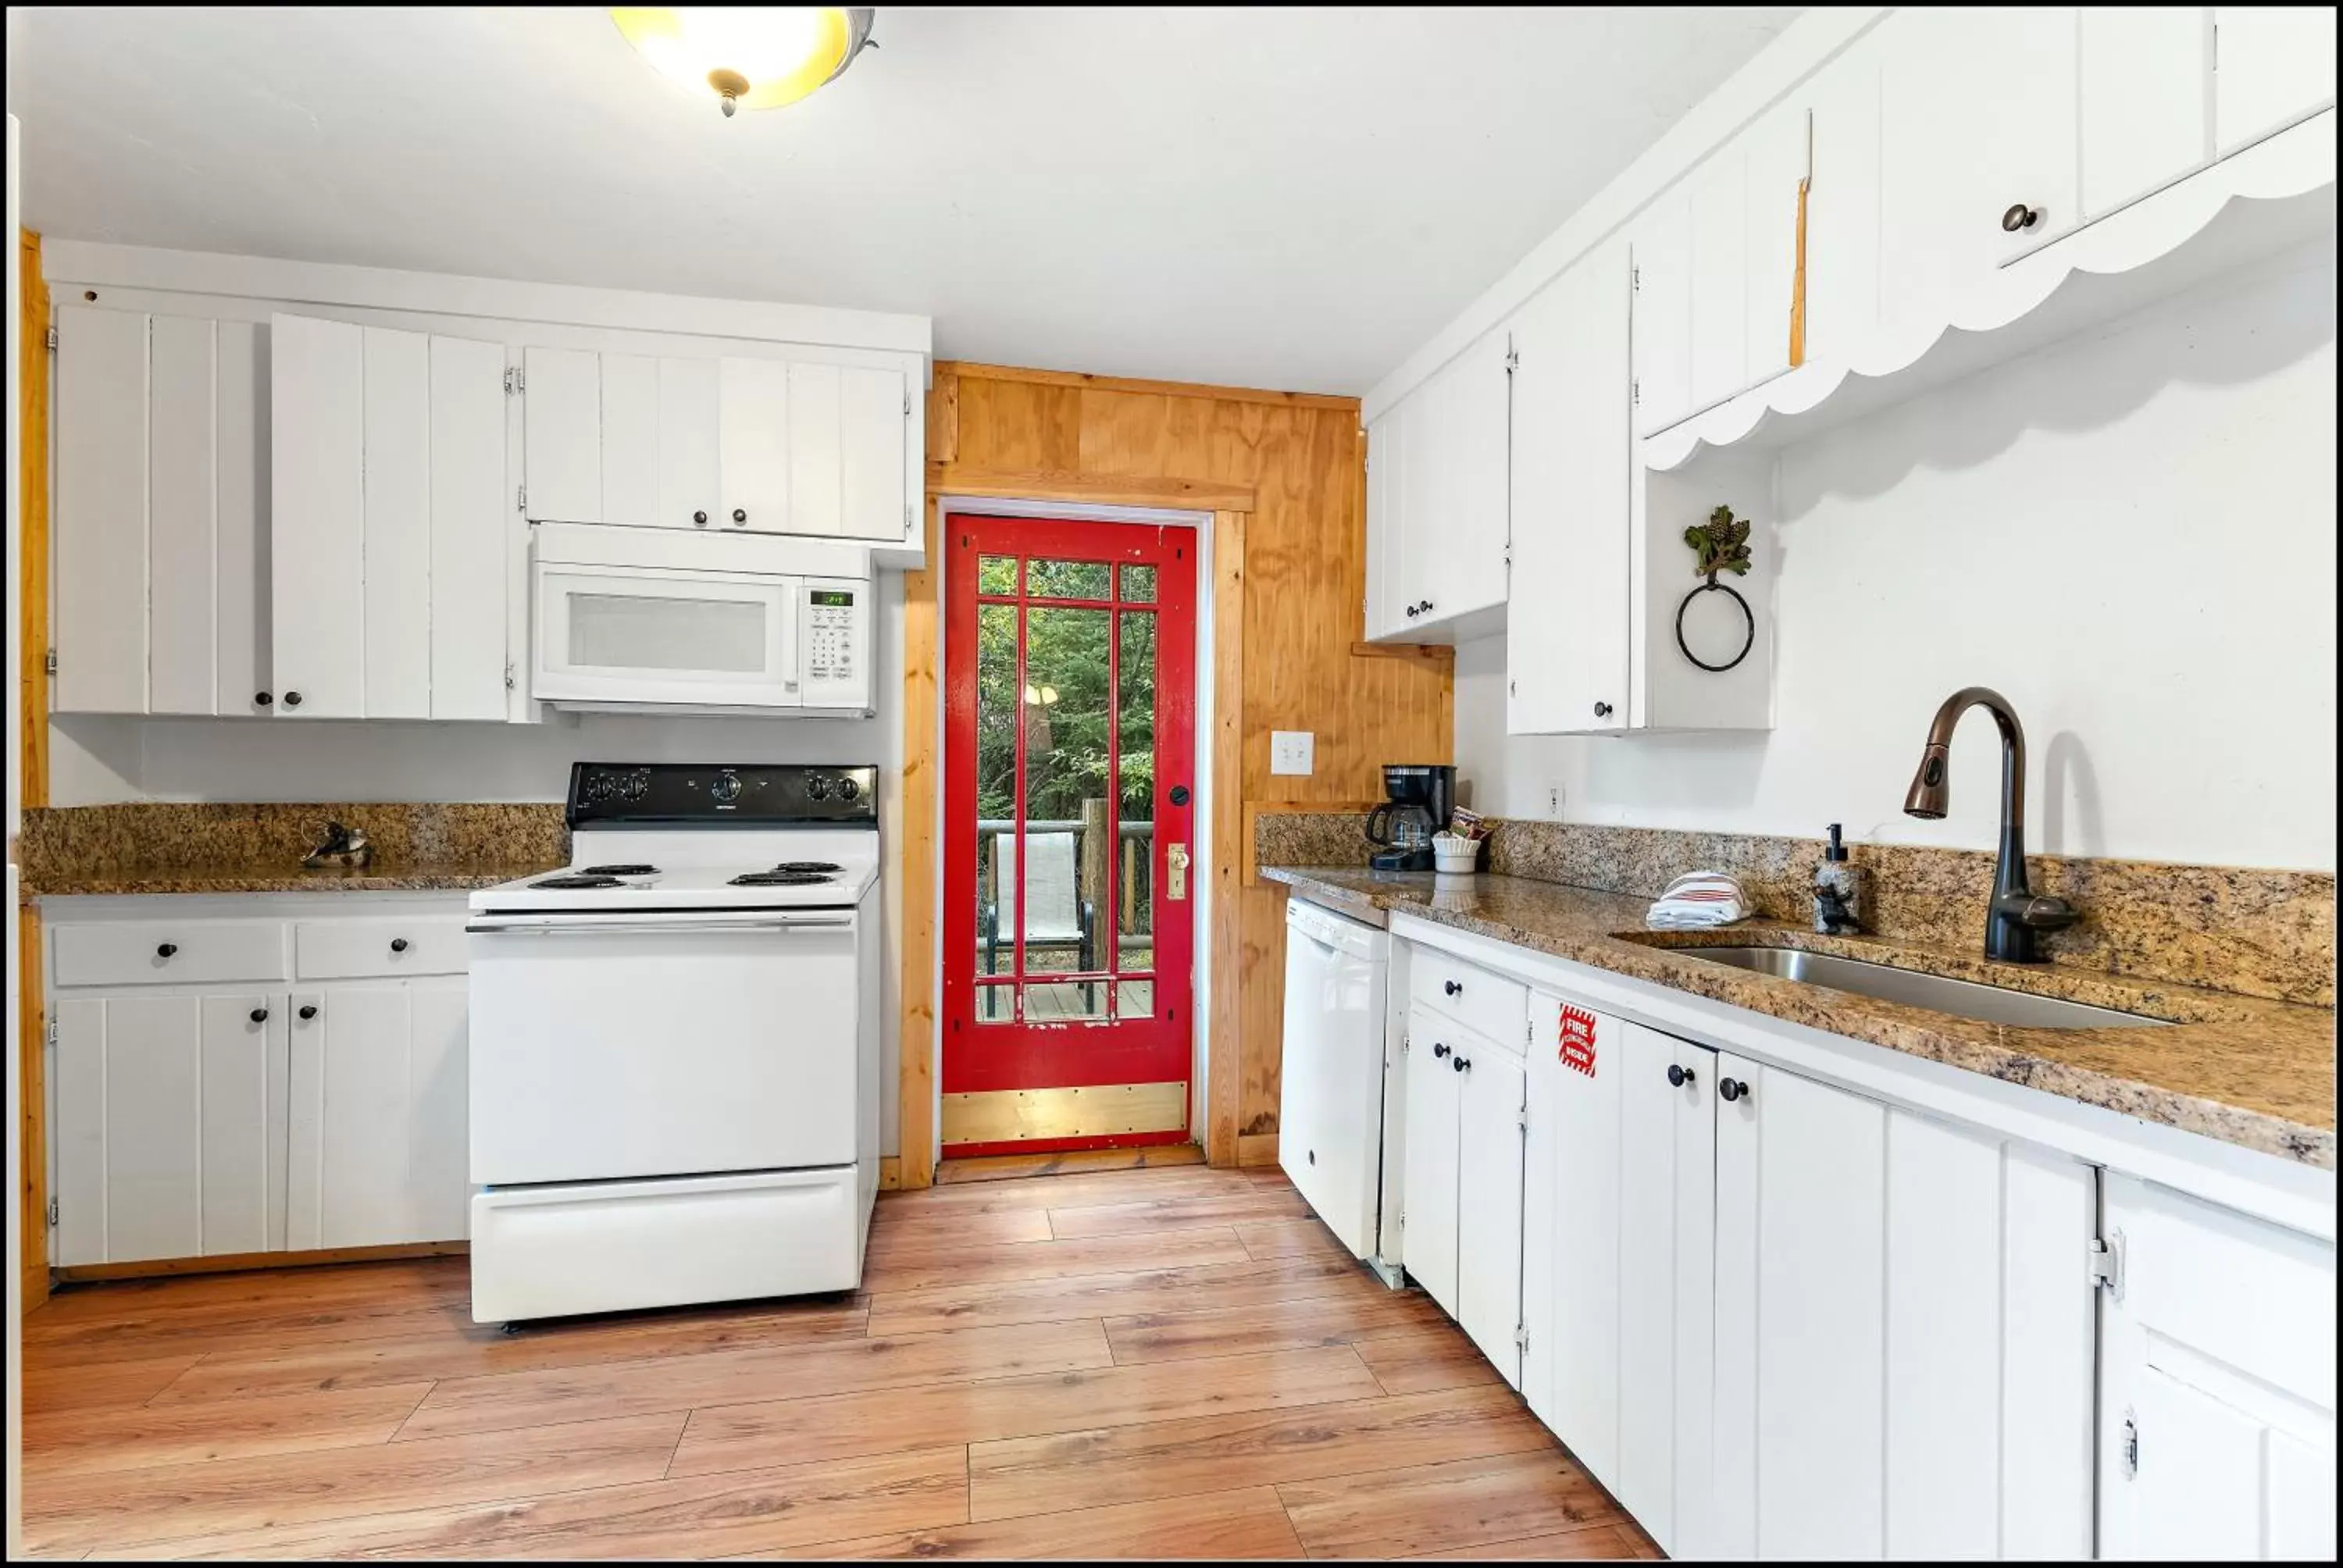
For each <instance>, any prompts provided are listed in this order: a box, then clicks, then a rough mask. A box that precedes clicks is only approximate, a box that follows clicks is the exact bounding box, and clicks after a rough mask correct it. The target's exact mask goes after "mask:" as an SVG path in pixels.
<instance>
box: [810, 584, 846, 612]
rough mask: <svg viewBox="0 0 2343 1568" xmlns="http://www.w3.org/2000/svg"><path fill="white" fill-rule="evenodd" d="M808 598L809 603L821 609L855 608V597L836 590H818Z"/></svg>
mask: <svg viewBox="0 0 2343 1568" xmlns="http://www.w3.org/2000/svg"><path fill="white" fill-rule="evenodd" d="M806 598H807V602H808V603H809V604H813V605H816V606H819V607H830V606H835V607H836V608H840V609H852V608H854V596H853V595H852V594H850V593H841V592H840V591H839V590H838V589H836V588H816V589H814V590H813V591H812V592H811V593H810V594H809V595H807V596H806Z"/></svg>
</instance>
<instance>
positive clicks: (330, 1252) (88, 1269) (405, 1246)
mask: <svg viewBox="0 0 2343 1568" xmlns="http://www.w3.org/2000/svg"><path fill="white" fill-rule="evenodd" d="M471 1250H472V1243H471V1242H469V1241H392V1242H387V1243H386V1244H384V1245H382V1246H379V1247H320V1248H317V1249H314V1250H311V1251H300V1252H220V1253H216V1254H215V1255H213V1256H211V1257H207V1258H142V1259H139V1260H138V1261H136V1262H129V1263H75V1264H72V1265H70V1266H69V1267H66V1268H62V1269H59V1270H58V1271H56V1277H57V1278H58V1279H59V1280H60V1281H67V1280H80V1281H88V1280H152V1279H164V1278H168V1277H170V1276H174V1275H179V1274H231V1273H236V1272H237V1271H242V1270H246V1269H315V1268H322V1267H324V1266H326V1265H327V1264H330V1263H379V1262H382V1261H386V1260H388V1259H394V1258H445V1257H454V1256H462V1255H464V1254H467V1253H469V1252H470V1251H471Z"/></svg>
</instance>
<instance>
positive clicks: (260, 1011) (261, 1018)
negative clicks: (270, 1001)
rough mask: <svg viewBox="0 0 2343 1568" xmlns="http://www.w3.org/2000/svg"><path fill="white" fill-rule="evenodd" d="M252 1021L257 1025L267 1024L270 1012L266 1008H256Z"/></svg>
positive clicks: (253, 1011)
mask: <svg viewBox="0 0 2343 1568" xmlns="http://www.w3.org/2000/svg"><path fill="white" fill-rule="evenodd" d="M252 1021H253V1022H255V1023H266V1022H267V1021H268V1010H267V1009H266V1008H265V1007H256V1008H254V1009H253V1010H252Z"/></svg>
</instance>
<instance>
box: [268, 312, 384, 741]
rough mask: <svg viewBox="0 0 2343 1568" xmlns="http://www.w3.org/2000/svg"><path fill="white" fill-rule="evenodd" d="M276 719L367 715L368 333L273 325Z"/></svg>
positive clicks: (280, 319) (291, 320)
mask: <svg viewBox="0 0 2343 1568" xmlns="http://www.w3.org/2000/svg"><path fill="white" fill-rule="evenodd" d="M268 340H269V382H270V387H271V392H270V399H269V416H270V423H271V426H272V434H271V437H270V441H269V457H270V472H271V479H270V484H269V490H270V495H271V509H270V515H269V584H268V586H269V602H270V606H271V614H270V617H269V619H270V624H271V626H272V627H273V628H274V648H273V654H274V659H273V662H274V665H275V668H276V673H277V679H278V681H279V682H280V683H281V689H279V690H278V692H277V705H276V711H277V713H279V714H282V715H285V716H287V717H288V718H296V719H357V718H363V717H364V716H365V713H366V695H367V684H366V653H367V642H366V617H365V615H364V613H363V611H364V606H365V592H366V567H367V553H366V506H367V491H366V437H367V426H366V328H364V327H355V326H352V325H351V324H350V323H348V322H346V321H326V320H321V319H318V318H317V317H304V316H273V317H269V323H268Z"/></svg>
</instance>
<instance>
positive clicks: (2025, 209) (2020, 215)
mask: <svg viewBox="0 0 2343 1568" xmlns="http://www.w3.org/2000/svg"><path fill="white" fill-rule="evenodd" d="M2041 221H2042V209H2041V208H2040V207H2038V206H2026V204H2025V203H2024V202H2016V203H2013V204H2011V206H2010V208H2009V210H2008V211H2007V212H2005V213H2003V214H2002V215H2001V232H2002V233H2004V234H2016V233H2017V232H2019V231H2020V230H2022V229H2029V228H2032V227H2033V226H2035V225H2036V224H2037V223H2040V222H2041Z"/></svg>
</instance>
